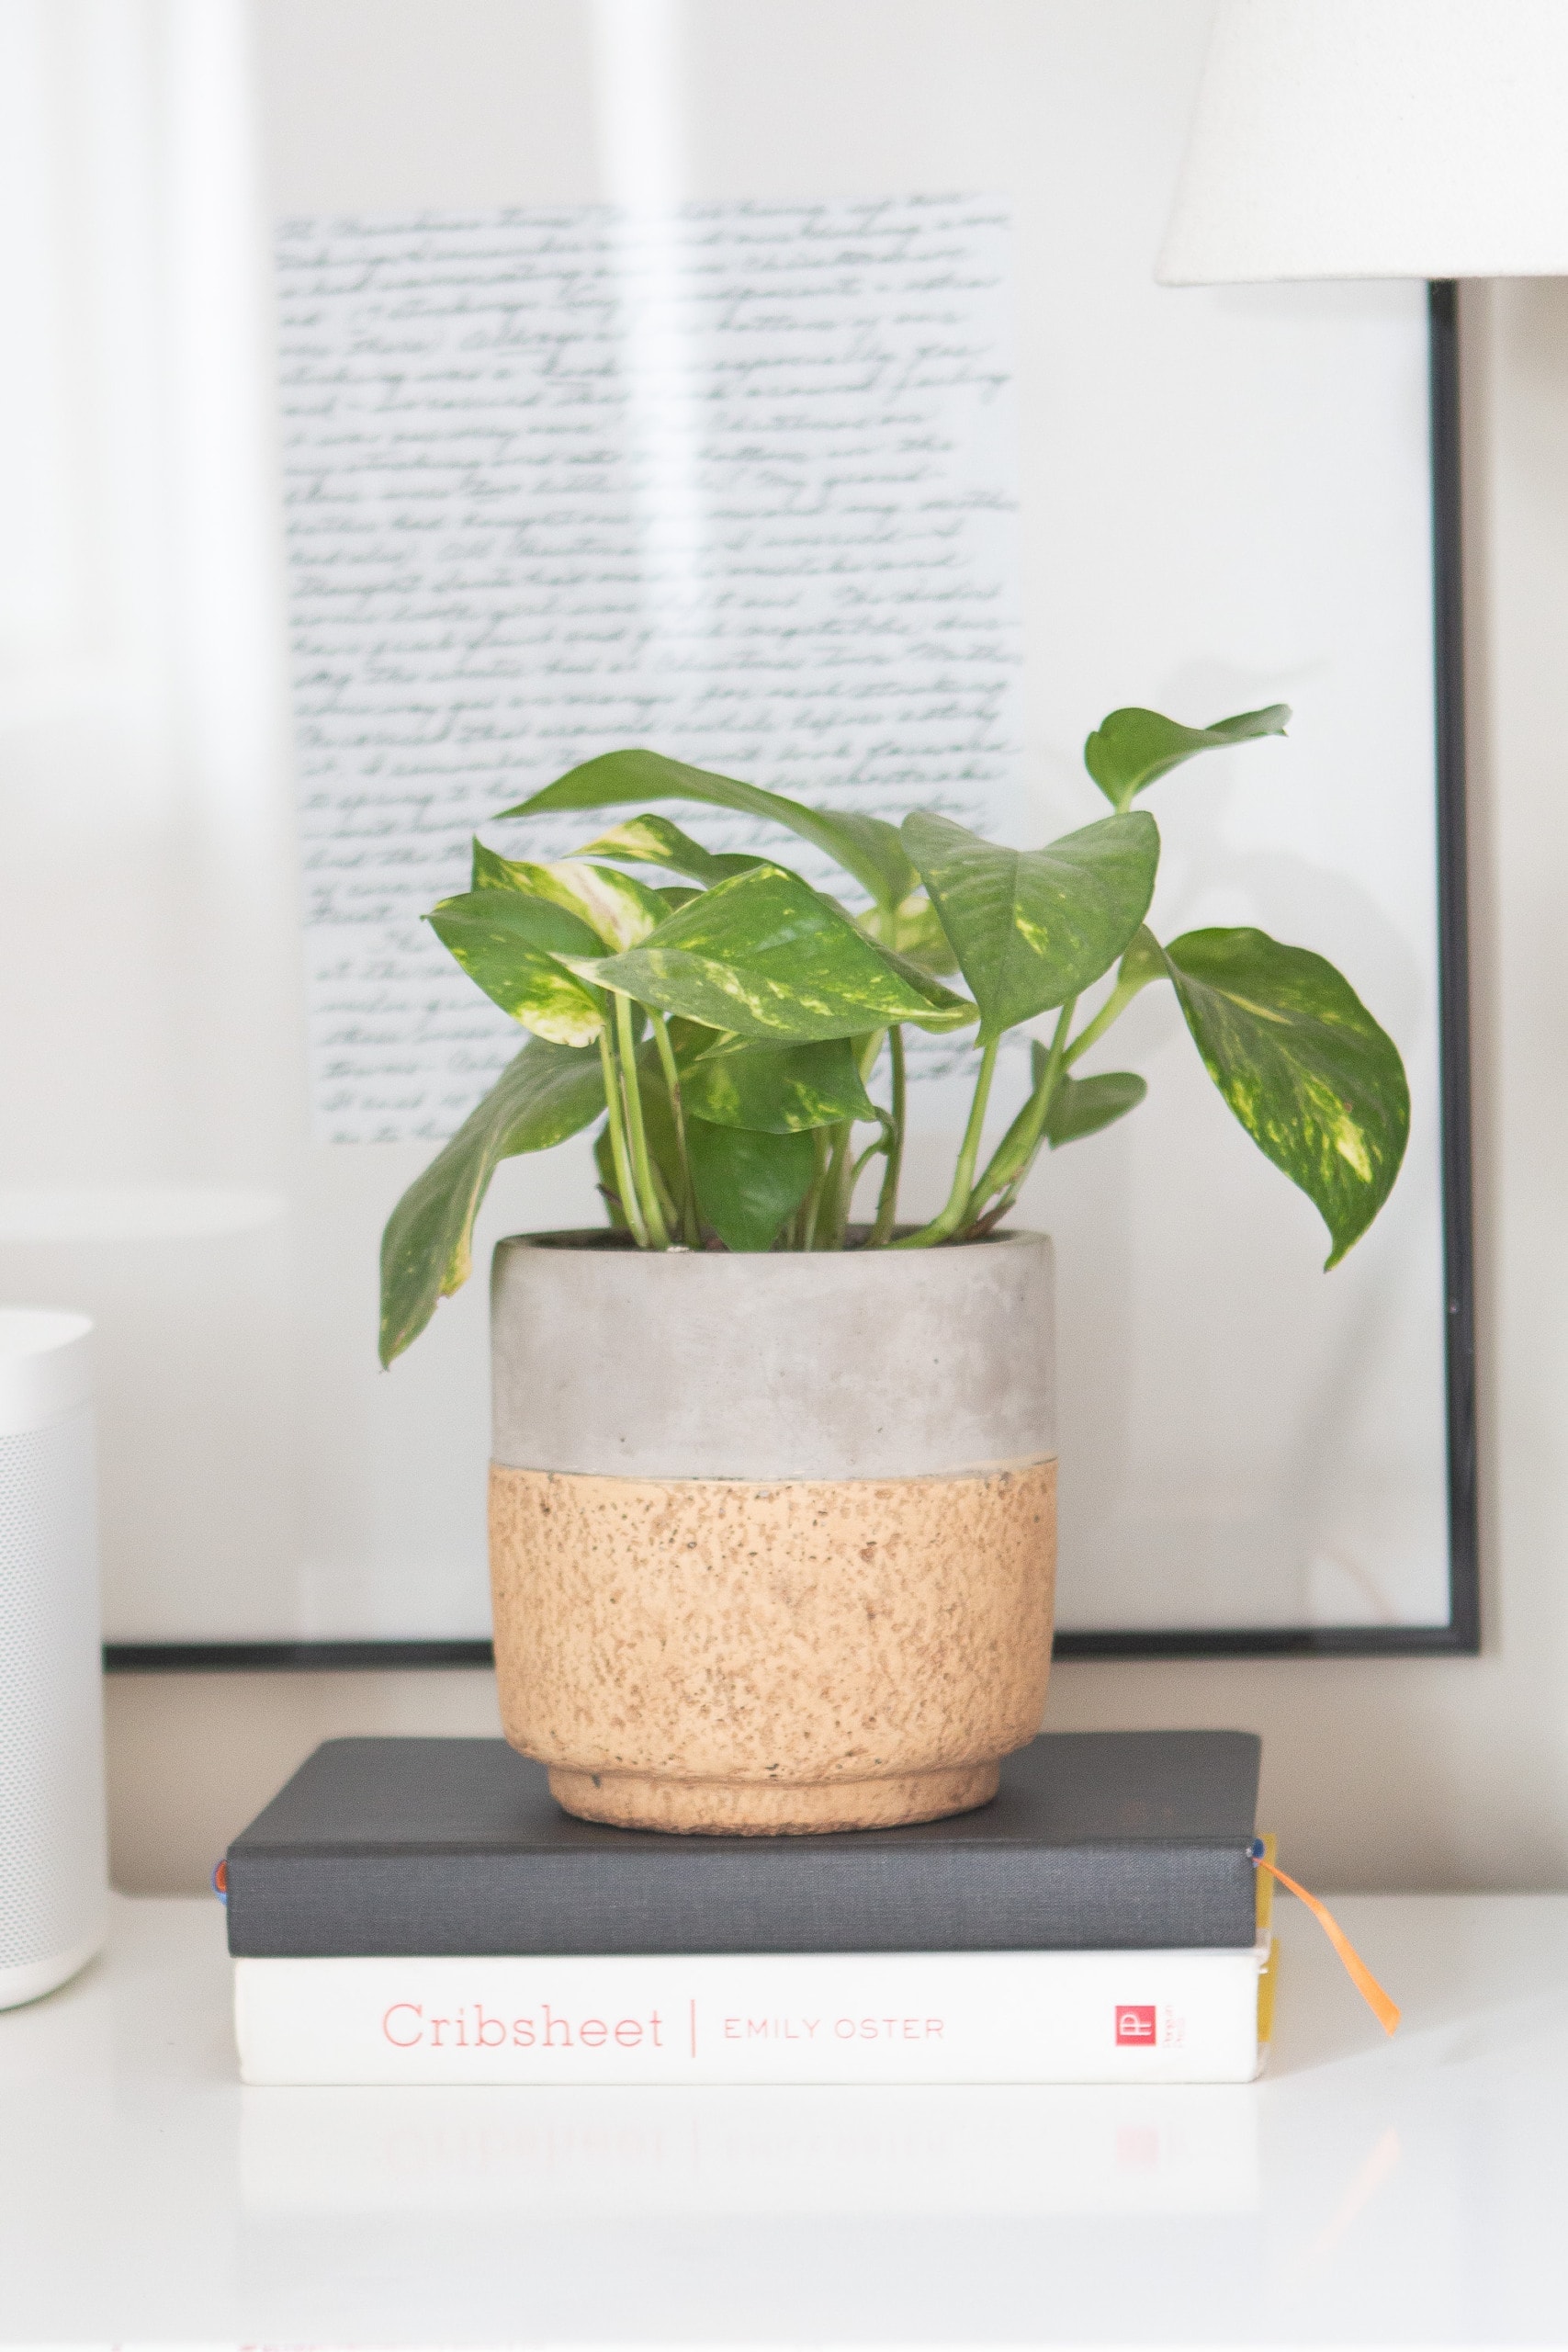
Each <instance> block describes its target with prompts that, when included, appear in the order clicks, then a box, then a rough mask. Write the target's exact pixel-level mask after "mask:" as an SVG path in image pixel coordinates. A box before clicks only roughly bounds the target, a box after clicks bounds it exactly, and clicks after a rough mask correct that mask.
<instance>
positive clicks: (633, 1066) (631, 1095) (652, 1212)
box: [615, 992, 670, 1250]
mask: <svg viewBox="0 0 1568 2352" xmlns="http://www.w3.org/2000/svg"><path fill="white" fill-rule="evenodd" d="M615 1040H616V1043H617V1045H618V1046H619V1047H620V1062H621V1074H622V1077H623V1078H624V1079H625V1080H626V1140H627V1142H628V1144H629V1145H630V1147H631V1161H632V1173H633V1176H634V1179H635V1181H636V1183H637V1199H638V1202H639V1203H640V1204H641V1208H642V1214H643V1221H644V1223H645V1224H646V1226H647V1227H648V1239H649V1247H650V1248H652V1249H655V1250H668V1249H669V1247H670V1228H669V1227H668V1226H667V1225H666V1224H665V1222H664V1211H663V1208H662V1206H661V1205H660V1199H659V1188H658V1186H657V1185H656V1184H655V1183H654V1181H653V1170H652V1169H651V1167H650V1166H649V1158H648V1132H647V1129H646V1128H645V1127H644V1125H643V1123H642V1089H641V1086H640V1084H639V1082H638V1079H637V1037H636V1035H635V1033H634V1032H633V1029H632V1001H631V999H630V997H629V996H622V995H620V994H619V993H618V992H617V994H616V997H615Z"/></svg>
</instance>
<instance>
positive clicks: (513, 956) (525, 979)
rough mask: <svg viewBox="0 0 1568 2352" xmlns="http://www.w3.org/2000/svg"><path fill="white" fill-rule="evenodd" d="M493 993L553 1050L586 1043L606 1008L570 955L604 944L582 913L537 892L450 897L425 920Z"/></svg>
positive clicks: (587, 952) (492, 890)
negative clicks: (569, 962)
mask: <svg viewBox="0 0 1568 2352" xmlns="http://www.w3.org/2000/svg"><path fill="white" fill-rule="evenodd" d="M425 921H426V922H428V923H429V925H430V927H431V929H432V931H434V933H435V935H436V937H437V938H438V939H439V940H440V942H441V944H442V945H443V946H444V947H445V948H446V950H447V951H448V953H449V954H450V955H452V956H455V957H456V959H457V962H458V963H459V964H460V965H461V966H462V967H463V969H464V971H465V972H467V973H468V978H470V979H471V980H477V981H478V983H479V987H480V988H481V989H483V990H484V992H485V994H486V996H488V997H489V998H491V1001H492V1002H494V1003H496V1004H499V1005H500V1007H501V1009H502V1012H509V1013H510V1014H511V1015H512V1018H513V1021H520V1022H521V1023H522V1024H523V1026H524V1028H525V1029H532V1030H533V1031H534V1032H535V1034H536V1035H537V1036H540V1037H546V1038H548V1039H549V1041H550V1042H551V1044H552V1045H558V1046H586V1045H590V1044H592V1041H593V1040H594V1039H595V1038H596V1037H597V1036H598V1035H599V1031H600V1029H601V1027H602V1026H603V1023H604V1009H603V1006H602V1004H601V1002H600V1000H599V999H598V998H597V997H596V996H595V995H594V993H593V990H592V988H591V987H589V986H587V985H586V984H585V983H584V982H583V981H582V980H581V979H579V978H577V976H576V974H575V973H574V972H573V971H571V970H570V969H569V968H568V966H567V963H566V962H565V961H563V958H573V959H576V958H582V957H590V958H591V957H593V956H597V955H598V954H599V953H600V950H601V944H602V943H601V941H600V939H599V936H598V934H597V933H596V932H593V931H592V930H590V928H589V926H588V924H587V922H585V921H584V920H583V918H582V917H581V915H580V914H574V913H572V912H571V911H570V910H569V909H567V908H566V907H563V906H558V905H557V904H554V903H553V902H552V901H551V900H550V899H541V898H537V897H536V896H535V895H534V894H533V893H532V892H531V891H526V890H521V889H518V890H513V889H499V888H492V887H488V886H487V887H486V888H482V889H479V890H469V891H468V892H467V893H466V895H465V896H463V897H461V898H457V899H442V901H441V903H440V905H439V906H438V907H435V908H434V909H433V910H432V911H431V913H430V914H428V915H427V916H426V917H425Z"/></svg>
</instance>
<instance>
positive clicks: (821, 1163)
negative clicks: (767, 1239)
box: [795, 1127, 828, 1250]
mask: <svg viewBox="0 0 1568 2352" xmlns="http://www.w3.org/2000/svg"><path fill="white" fill-rule="evenodd" d="M827 1136H828V1131H827V1129H826V1128H825V1127H813V1128H812V1130H811V1148H812V1150H813V1152H814V1153H815V1154H816V1159H817V1172H816V1174H815V1175H814V1176H813V1177H812V1179H811V1189H810V1191H809V1192H808V1193H807V1195H806V1198H805V1200H804V1201H802V1203H801V1204H800V1207H799V1208H798V1209H797V1210H796V1212H795V1214H796V1216H797V1217H798V1218H799V1220H800V1242H799V1247H800V1248H801V1249H802V1250H814V1249H815V1248H816V1247H817V1219H818V1215H819V1213H820V1211H821V1207H822V1193H823V1181H822V1180H823V1178H824V1177H825V1176H826V1174H827V1172H828V1140H827Z"/></svg>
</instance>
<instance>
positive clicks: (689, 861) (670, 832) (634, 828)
mask: <svg viewBox="0 0 1568 2352" xmlns="http://www.w3.org/2000/svg"><path fill="white" fill-rule="evenodd" d="M578 854H579V856H580V857H615V858H624V859H625V860H626V862H627V863H628V864H630V865H660V866H662V867H663V868H664V871H665V872H666V873H667V874H683V875H685V876H686V877H687V879H688V881H692V882H698V883H700V884H701V885H702V887H703V888H704V889H707V888H711V886H712V885H713V884H714V883H715V882H728V879H729V877H730V876H731V875H732V874H749V873H750V871H751V868H752V867H753V866H755V865H767V864H768V862H769V861H768V860H767V859H766V858H762V857H748V856H746V855H744V854H742V852H740V851H739V850H710V849H705V848H704V847H703V845H702V843H701V842H694V840H693V839H692V837H691V835H690V833H683V832H682V831H681V828H680V826H679V825H672V824H671V821H670V820H669V818H668V817H655V816H653V815H651V814H650V813H645V814H644V815H642V816H640V817H628V818H627V820H626V823H625V824H624V825H616V826H615V827H614V828H613V830H612V831H609V832H607V833H601V834H600V835H599V838H598V840H597V841H592V842H589V844H588V846H587V848H586V849H583V850H580V851H579V852H578Z"/></svg>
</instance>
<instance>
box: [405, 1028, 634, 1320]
mask: <svg viewBox="0 0 1568 2352" xmlns="http://www.w3.org/2000/svg"><path fill="white" fill-rule="evenodd" d="M603 1109H604V1072H603V1068H602V1065H601V1063H600V1059H599V1056H598V1054H597V1052H596V1051H592V1050H590V1051H587V1052H573V1051H571V1050H570V1048H569V1047H567V1046H552V1045H547V1043H546V1042H545V1040H544V1039H543V1038H541V1037H530V1038H529V1040H528V1042H527V1044H526V1045H525V1046H524V1048H523V1050H522V1052H521V1053H520V1054H518V1055H517V1056H516V1057H515V1058H514V1059H513V1061H510V1062H509V1063H508V1064H507V1066H506V1068H505V1069H503V1070H502V1073H501V1076H500V1077H499V1078H498V1079H497V1080H496V1081H495V1084H494V1085H493V1086H492V1087H491V1091H490V1092H489V1093H488V1094H487V1095H486V1096H485V1098H484V1101H483V1102H482V1103H480V1104H479V1107H478V1108H477V1110H474V1111H471V1112H470V1113H469V1114H468V1117H467V1118H466V1119H465V1120H464V1122H463V1124H462V1125H461V1126H460V1127H459V1128H458V1130H457V1134H456V1135H455V1136H453V1137H452V1139H451V1141H450V1142H449V1143H447V1144H445V1145H443V1147H442V1148H441V1150H440V1151H438V1152H437V1153H436V1155H435V1158H434V1159H433V1160H432V1161H431V1163H430V1165H429V1167H428V1168H426V1169H425V1170H423V1173H422V1174H420V1175H418V1176H416V1177H415V1178H414V1181H413V1182H412V1184H411V1185H410V1186H409V1188H408V1191H407V1192H406V1193H404V1194H403V1196H402V1199H401V1200H400V1202H399V1203H398V1205H397V1207H396V1208H395V1209H394V1210H393V1211H392V1214H391V1216H389V1218H388V1220H387V1229H386V1232H385V1233H384V1234H383V1235H382V1238H381V1362H382V1363H384V1364H389V1363H391V1362H392V1359H393V1358H394V1357H395V1356H400V1355H401V1353H402V1351H403V1350H404V1349H405V1348H406V1347H407V1346H408V1344H409V1342H410V1341H411V1340H417V1339H418V1337H419V1335H420V1333H421V1332H422V1331H423V1329H424V1327H425V1325H426V1324H427V1323H428V1322H429V1320H430V1318H431V1317H432V1316H433V1315H434V1312H435V1309H436V1307H437V1306H438V1305H439V1304H440V1302H441V1300H442V1299H443V1298H449V1297H450V1296H451V1295H452V1293H453V1292H454V1291H455V1290H459V1289H461V1287H462V1285H463V1283H466V1282H467V1281H468V1272H469V1263H470V1255H471V1250H472V1243H473V1230H474V1219H475V1217H476V1216H478V1215H479V1204H480V1203H481V1202H482V1201H483V1199H484V1196H485V1193H486V1191H487V1189H488V1188H489V1184H490V1180H491V1176H492V1175H493V1174H494V1172H495V1170H496V1167H497V1165H498V1164H499V1162H500V1161H502V1160H503V1159H511V1158H513V1156H514V1155H515V1154H517V1153H519V1152H525V1151H547V1150H548V1149H549V1148H550V1147H551V1146H552V1145H553V1144H558V1143H564V1142H565V1141H566V1138H567V1137H568V1136H574V1135H576V1134H577V1133H578V1131H579V1130H580V1129H581V1128H582V1127H585V1126H587V1125H589V1123H590V1122H591V1121H592V1119H594V1118H596V1117H597V1116H598V1114H599V1113H600V1112H601V1111H603Z"/></svg>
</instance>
